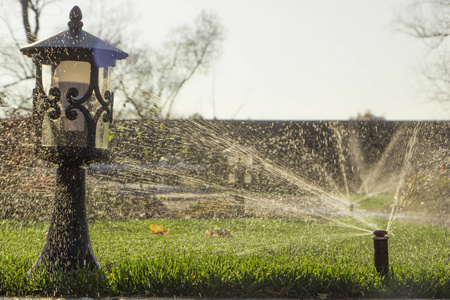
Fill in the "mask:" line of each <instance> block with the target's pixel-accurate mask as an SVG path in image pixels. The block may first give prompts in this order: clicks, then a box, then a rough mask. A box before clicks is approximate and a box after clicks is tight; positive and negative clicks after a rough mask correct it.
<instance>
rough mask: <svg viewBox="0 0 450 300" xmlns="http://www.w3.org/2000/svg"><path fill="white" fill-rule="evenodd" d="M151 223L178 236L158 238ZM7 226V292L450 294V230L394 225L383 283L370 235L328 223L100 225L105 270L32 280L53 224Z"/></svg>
mask: <svg viewBox="0 0 450 300" xmlns="http://www.w3.org/2000/svg"><path fill="white" fill-rule="evenodd" d="M349 222H351V221H349ZM151 223H155V224H158V225H164V227H165V228H166V229H169V230H170V232H171V235H170V236H154V235H150V230H149V228H148V226H149V225H150V224H151ZM0 226H1V227H0V228H1V230H0V296H25V295H31V296H68V295H71V296H90V297H97V296H160V297H161V296H170V297H173V296H191V297H296V298H300V297H306V298H311V297H317V296H318V295H321V296H328V297H334V298H336V297H342V298H344V297H366V298H370V297H414V298H419V297H426V298H450V261H449V260H450V233H449V230H448V229H447V228H439V227H431V226H418V225H410V224H405V223H399V222H397V223H395V226H394V229H395V235H394V236H391V238H390V240H389V247H390V258H391V259H390V264H391V277H390V280H389V281H388V282H383V281H382V280H381V279H380V278H379V276H378V275H377V273H376V271H375V269H374V267H373V242H372V239H371V238H370V235H363V236H360V235H356V234H358V233H360V232H358V231H356V230H354V229H347V228H341V227H336V226H332V224H331V223H326V222H312V221H308V220H304V219H231V220H194V219H191V220H181V219H158V220H144V221H127V222H125V221H95V222H91V223H90V234H91V241H92V245H93V247H94V251H95V253H96V255H97V259H98V260H99V263H100V264H101V266H102V269H101V270H100V271H96V272H93V271H83V270H82V271H79V272H77V273H75V274H70V275H67V274H54V275H52V276H47V275H46V274H45V273H44V272H42V273H39V274H36V275H34V276H33V277H32V278H28V277H27V276H26V272H27V271H28V270H29V268H30V267H31V265H32V264H33V262H34V260H35V259H36V258H37V256H38V255H39V253H40V251H41V249H42V246H43V243H44V233H45V232H46V230H47V227H48V224H47V223H17V222H12V221H3V222H2V223H0ZM214 228H227V229H229V230H230V231H231V232H232V233H233V234H234V236H235V237H233V238H206V237H205V236H204V234H205V231H206V230H208V229H214ZM324 294H325V295H324Z"/></svg>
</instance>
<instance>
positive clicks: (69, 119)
mask: <svg viewBox="0 0 450 300" xmlns="http://www.w3.org/2000/svg"><path fill="white" fill-rule="evenodd" d="M69 17H70V21H69V22H68V25H69V29H68V30H66V31H63V32H61V33H58V34H56V35H54V36H52V37H49V38H48V39H44V40H41V41H38V42H36V43H33V44H30V45H28V46H25V47H23V48H21V49H20V51H22V53H23V54H25V55H27V56H28V57H31V58H33V61H34V63H35V65H36V88H35V89H34V91H33V119H34V123H35V126H36V153H37V156H38V157H40V158H42V159H45V160H48V161H50V162H53V163H56V164H58V170H57V174H56V193H55V205H54V211H53V215H52V219H51V224H50V228H49V231H48V234H47V240H46V243H45V245H44V248H43V250H42V253H41V255H40V257H39V258H38V260H37V261H36V263H35V264H34V266H33V268H32V270H33V269H37V268H39V267H40V266H45V267H46V268H47V270H49V271H53V270H63V271H68V270H74V269H79V268H83V267H92V268H98V267H99V265H98V263H97V260H96V258H95V255H94V252H93V250H92V246H91V243H90V238H89V230H88V224H87V217H86V204H85V169H84V168H83V167H82V165H84V164H89V163H91V162H94V161H99V160H104V159H107V158H108V156H109V151H108V149H107V147H108V134H109V125H110V124H111V122H112V117H113V98H114V94H113V93H112V92H111V91H110V75H111V70H112V67H114V66H115V64H116V61H117V60H120V59H124V58H126V57H127V56H128V54H127V53H125V52H123V51H121V50H119V49H117V48H115V47H113V46H112V45H110V44H108V43H106V42H105V41H102V40H100V39H99V38H97V37H95V36H93V35H91V34H90V33H88V32H86V31H84V30H82V27H83V22H81V19H82V14H81V10H80V8H79V7H78V6H75V7H74V8H73V9H72V10H71V11H70V16H69Z"/></svg>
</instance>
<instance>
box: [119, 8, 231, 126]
mask: <svg viewBox="0 0 450 300" xmlns="http://www.w3.org/2000/svg"><path fill="white" fill-rule="evenodd" d="M223 38H224V29H223V26H222V24H221V23H220V22H219V21H218V20H217V17H216V16H215V14H213V13H206V12H202V13H201V14H200V15H199V16H198V17H197V19H196V21H195V23H194V25H193V26H188V25H185V26H182V27H179V28H176V29H174V30H172V31H171V32H170V33H169V35H168V36H167V39H166V40H165V41H164V43H163V44H162V45H161V46H160V47H157V48H153V49H152V48H146V47H141V48H135V49H133V50H132V51H130V58H129V59H128V62H127V66H126V68H127V69H126V70H123V69H122V70H120V75H119V77H118V85H117V86H118V88H116V91H118V92H120V93H122V95H123V97H122V98H124V105H125V106H127V105H128V106H129V107H131V108H132V110H133V113H134V115H135V116H137V117H139V118H151V117H155V116H156V117H165V118H170V116H171V113H172V109H173V105H174V103H175V100H176V97H177V96H178V94H179V92H180V91H181V89H182V88H183V87H184V86H185V85H186V83H187V82H188V81H189V80H190V79H191V78H192V77H193V76H194V74H196V73H198V72H207V71H209V70H210V68H211V67H212V66H213V65H214V63H215V61H216V59H217V58H218V57H219V55H220V53H221V48H222V41H223ZM117 73H119V72H117Z"/></svg>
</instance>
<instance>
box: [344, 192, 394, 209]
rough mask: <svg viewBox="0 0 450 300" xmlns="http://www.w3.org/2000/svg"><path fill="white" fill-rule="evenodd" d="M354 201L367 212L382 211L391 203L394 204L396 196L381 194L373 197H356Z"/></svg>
mask: <svg viewBox="0 0 450 300" xmlns="http://www.w3.org/2000/svg"><path fill="white" fill-rule="evenodd" d="M352 198H353V199H352V200H353V201H355V202H356V203H358V205H359V206H360V208H362V209H367V210H381V209H383V208H385V206H386V205H387V204H389V203H393V202H394V196H393V195H391V194H380V195H373V196H361V195H354V196H352Z"/></svg>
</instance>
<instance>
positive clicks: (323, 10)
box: [41, 0, 450, 120]
mask: <svg viewBox="0 0 450 300" xmlns="http://www.w3.org/2000/svg"><path fill="white" fill-rule="evenodd" d="M98 1H99V2H102V3H104V5H102V7H103V9H104V11H105V12H107V11H108V9H117V6H114V5H112V3H113V2H114V1H115V0H108V1H106V0H98ZM89 2H91V0H79V1H70V0H66V1H63V2H62V3H61V4H58V7H57V8H56V10H55V9H52V10H51V11H48V12H47V13H48V14H49V15H51V18H49V19H52V22H55V21H58V22H62V24H63V25H64V26H66V25H65V24H66V22H67V16H68V13H69V11H70V9H71V8H72V6H73V5H79V6H80V7H81V9H82V11H83V16H84V20H83V21H84V22H85V27H84V28H83V29H85V30H86V31H89V12H88V11H86V10H85V9H83V7H86V8H87V7H89V6H90V5H89ZM116 2H118V3H119V2H120V1H119V0H117V1H116ZM410 2H411V0H376V1H375V0H372V1H369V0H241V1H238V0H165V1H161V0H160V1H153V0H128V1H126V2H121V3H128V5H129V9H134V10H136V11H138V13H137V16H138V18H136V20H135V21H134V22H132V23H131V25H130V27H129V28H132V29H133V30H134V31H135V32H136V33H138V37H139V40H142V41H143V42H145V43H148V44H149V45H157V44H159V43H160V42H161V41H162V40H163V38H164V36H165V35H166V34H167V32H168V31H169V30H170V29H171V28H174V27H177V26H180V25H183V24H186V23H188V24H189V23H192V22H193V21H194V19H195V18H196V16H197V15H198V14H199V13H200V12H201V11H202V10H206V11H214V12H215V13H216V14H217V15H218V17H219V19H220V20H221V22H222V23H223V25H224V26H225V28H226V39H225V42H224V49H223V54H222V56H221V58H220V60H219V61H218V63H217V65H216V66H215V68H214V70H213V71H212V72H211V73H210V74H208V75H206V76H204V75H198V76H197V77H196V78H195V79H194V80H193V81H192V82H191V83H190V84H189V86H186V88H185V89H184V90H183V91H182V92H181V94H180V95H179V98H178V99H177V102H176V103H175V115H177V116H185V117H186V116H189V115H191V114H194V113H200V114H201V115H203V116H204V117H206V118H213V117H216V118H218V119H243V120H248V119H251V120H260V119H266V120H267V119H269V120H336V119H337V120H346V119H349V118H350V117H355V116H356V115H357V114H358V113H364V112H366V111H369V110H370V111H371V112H372V113H373V114H375V115H378V116H384V117H385V118H386V119H389V120H439V119H449V117H450V114H449V113H448V112H446V111H445V110H444V109H443V107H442V106H441V105H439V104H437V103H432V102H430V101H429V99H428V97H427V92H428V91H427V87H426V84H425V81H424V80H423V79H422V77H421V73H420V70H421V67H422V65H423V63H424V60H425V57H426V54H427V49H426V48H425V47H424V46H423V44H422V42H421V41H418V40H416V39H414V38H411V37H408V36H406V35H404V34H402V33H399V32H396V31H395V30H394V28H393V22H394V21H395V19H396V18H397V16H398V14H399V12H400V11H401V10H402V9H404V7H405V6H406V5H407V4H408V3H410ZM124 9H125V8H124ZM127 9H128V8H127ZM59 20H61V21H59ZM117 21H118V22H120V21H121V20H117ZM52 24H53V23H52ZM41 27H42V30H43V31H42V34H44V32H45V33H47V32H48V31H47V29H48V28H50V27H51V28H50V30H54V28H55V27H54V25H50V21H49V23H47V22H42V24H41ZM46 27H47V28H46ZM63 29H65V28H63ZM43 37H45V36H44V35H41V38H43ZM122 49H123V50H124V51H127V52H131V51H132V49H127V48H126V45H123V46H122ZM120 63H126V60H125V61H122V62H120Z"/></svg>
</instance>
